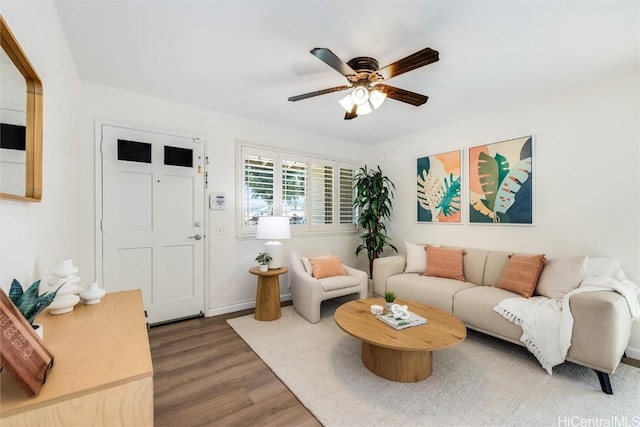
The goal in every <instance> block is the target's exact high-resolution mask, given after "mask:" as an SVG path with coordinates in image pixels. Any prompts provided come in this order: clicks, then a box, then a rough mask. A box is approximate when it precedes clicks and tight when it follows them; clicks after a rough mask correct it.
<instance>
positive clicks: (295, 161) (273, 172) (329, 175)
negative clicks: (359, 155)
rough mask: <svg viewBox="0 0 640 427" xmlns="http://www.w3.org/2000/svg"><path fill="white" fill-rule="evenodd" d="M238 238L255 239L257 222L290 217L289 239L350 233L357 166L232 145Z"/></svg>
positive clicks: (358, 165) (319, 158) (284, 152)
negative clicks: (291, 235)
mask: <svg viewBox="0 0 640 427" xmlns="http://www.w3.org/2000/svg"><path fill="white" fill-rule="evenodd" d="M236 156H237V159H238V175H237V187H236V194H237V199H236V200H238V201H239V203H236V206H237V207H236V209H237V211H236V212H237V216H238V222H237V224H238V226H237V229H236V233H237V236H238V237H240V238H252V237H254V236H255V232H256V228H257V224H258V218H260V217H261V216H268V215H277V216H287V217H289V223H290V224H291V233H292V234H293V235H304V234H315V233H321V234H331V233H338V232H339V233H354V232H356V225H355V224H354V210H353V195H354V192H353V177H354V176H355V171H356V170H357V169H358V168H359V167H360V166H361V165H360V164H359V163H357V162H349V161H344V160H336V159H329V158H322V157H318V156H313V155H310V154H304V153H299V152H291V151H284V150H279V149H277V148H269V147H261V146H256V145H250V144H245V143H241V142H238V143H237V144H236Z"/></svg>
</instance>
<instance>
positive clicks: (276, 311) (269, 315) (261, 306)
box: [249, 267, 289, 320]
mask: <svg viewBox="0 0 640 427" xmlns="http://www.w3.org/2000/svg"><path fill="white" fill-rule="evenodd" d="M287 271H289V270H288V269H287V268H286V267H281V268H276V269H273V270H267V271H264V272H263V271H260V267H253V268H250V269H249V273H251V274H255V275H256V276H258V289H257V290H256V320H276V319H279V318H280V315H281V312H280V278H279V276H280V275H281V274H285V273H286V272H287Z"/></svg>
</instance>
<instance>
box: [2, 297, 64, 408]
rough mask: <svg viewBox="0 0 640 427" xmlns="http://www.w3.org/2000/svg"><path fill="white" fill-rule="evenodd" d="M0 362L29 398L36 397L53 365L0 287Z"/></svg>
mask: <svg viewBox="0 0 640 427" xmlns="http://www.w3.org/2000/svg"><path fill="white" fill-rule="evenodd" d="M0 355H1V357H0V361H1V363H2V367H3V368H4V369H6V370H7V372H9V374H11V376H12V377H13V378H14V379H15V381H16V382H17V383H18V385H19V386H20V387H21V388H22V389H23V390H24V391H25V392H26V393H27V395H28V396H33V395H36V394H38V392H39V391H40V387H42V384H44V382H45V380H46V379H47V371H48V370H49V368H51V366H53V355H52V354H51V352H50V351H49V350H47V348H46V347H45V346H44V344H43V343H42V341H41V340H40V338H39V337H38V335H36V333H35V331H34V330H33V327H32V326H31V324H30V323H29V322H27V319H25V318H24V316H23V315H22V313H20V310H18V307H16V306H15V304H14V303H13V302H12V301H11V300H10V299H9V297H8V296H7V294H6V293H5V292H4V290H3V289H2V288H0Z"/></svg>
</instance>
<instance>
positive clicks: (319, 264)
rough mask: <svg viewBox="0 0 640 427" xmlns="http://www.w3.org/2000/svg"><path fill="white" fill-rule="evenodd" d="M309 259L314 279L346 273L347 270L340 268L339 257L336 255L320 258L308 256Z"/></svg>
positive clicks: (344, 274)
mask: <svg viewBox="0 0 640 427" xmlns="http://www.w3.org/2000/svg"><path fill="white" fill-rule="evenodd" d="M309 261H311V265H312V266H313V277H315V278H316V279H322V278H324V277H332V276H346V275H347V272H346V271H344V268H342V262H341V261H340V257H339V256H337V255H333V256H329V257H322V258H310V259H309Z"/></svg>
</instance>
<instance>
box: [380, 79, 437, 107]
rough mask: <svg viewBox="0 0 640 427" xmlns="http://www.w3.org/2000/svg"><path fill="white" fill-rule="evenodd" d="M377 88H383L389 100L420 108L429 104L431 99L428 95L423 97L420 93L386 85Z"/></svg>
mask: <svg viewBox="0 0 640 427" xmlns="http://www.w3.org/2000/svg"><path fill="white" fill-rule="evenodd" d="M374 87H375V88H382V89H383V90H384V92H385V93H386V94H387V98H392V99H395V100H396V101H401V102H406V103H407V104H411V105H415V106H416V107H419V106H420V105H422V104H424V103H425V102H427V99H429V97H428V96H426V95H421V94H419V93H415V92H411V91H408V90H405V89H400V88H397V87H394V86H389V85H385V84H378V85H375V86H374Z"/></svg>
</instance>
